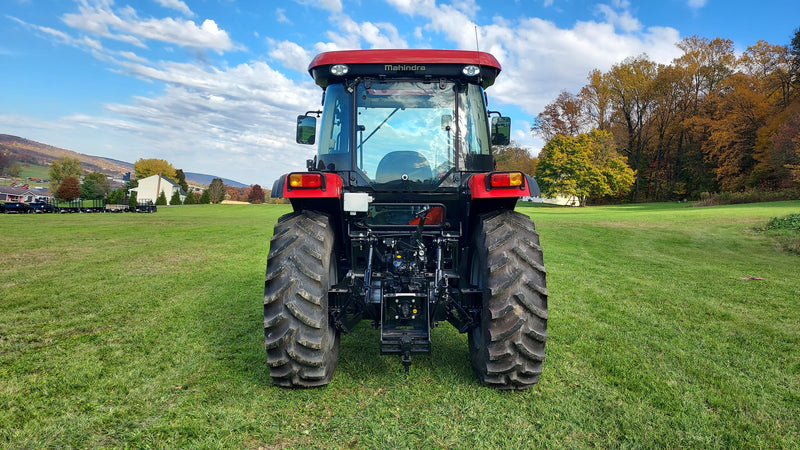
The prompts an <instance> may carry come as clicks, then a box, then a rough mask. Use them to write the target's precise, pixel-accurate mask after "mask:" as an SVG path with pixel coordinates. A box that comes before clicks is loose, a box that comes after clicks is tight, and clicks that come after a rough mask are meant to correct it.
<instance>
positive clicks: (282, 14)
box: [275, 8, 292, 25]
mask: <svg viewBox="0 0 800 450" xmlns="http://www.w3.org/2000/svg"><path fill="white" fill-rule="evenodd" d="M275 17H276V18H277V20H278V22H279V23H286V24H290V25H291V23H292V21H291V20H289V18H288V17H286V10H285V9H283V8H278V9H276V10H275Z"/></svg>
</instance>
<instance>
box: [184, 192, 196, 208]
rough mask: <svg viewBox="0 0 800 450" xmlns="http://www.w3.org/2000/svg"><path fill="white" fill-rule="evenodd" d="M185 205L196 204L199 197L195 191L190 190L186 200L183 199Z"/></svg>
mask: <svg viewBox="0 0 800 450" xmlns="http://www.w3.org/2000/svg"><path fill="white" fill-rule="evenodd" d="M183 204H184V205H196V204H197V197H195V195H194V192H188V193H187V194H186V200H184V201H183Z"/></svg>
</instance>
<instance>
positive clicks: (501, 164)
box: [492, 141, 538, 175]
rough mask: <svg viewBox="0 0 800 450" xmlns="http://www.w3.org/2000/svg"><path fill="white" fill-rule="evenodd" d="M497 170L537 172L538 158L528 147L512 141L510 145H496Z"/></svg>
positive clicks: (493, 151) (494, 148)
mask: <svg viewBox="0 0 800 450" xmlns="http://www.w3.org/2000/svg"><path fill="white" fill-rule="evenodd" d="M492 153H494V160H495V163H496V164H497V170H519V171H520V172H523V173H527V174H529V175H532V174H534V173H535V172H536V163H537V162H538V160H537V159H536V158H534V157H532V156H531V154H530V153H529V152H528V150H527V149H525V148H522V147H520V146H519V145H518V144H517V143H516V142H514V141H511V143H510V144H509V145H503V146H494V147H493V148H492Z"/></svg>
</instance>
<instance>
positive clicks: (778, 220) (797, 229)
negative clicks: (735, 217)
mask: <svg viewBox="0 0 800 450" xmlns="http://www.w3.org/2000/svg"><path fill="white" fill-rule="evenodd" d="M756 231H760V232H763V233H765V234H767V235H768V236H770V237H772V238H773V239H775V242H776V243H777V245H778V247H779V248H780V249H781V250H783V251H786V252H789V253H796V254H798V255H800V213H793V214H789V215H787V216H783V217H773V218H772V219H770V221H769V222H767V224H766V225H765V226H763V227H758V228H756Z"/></svg>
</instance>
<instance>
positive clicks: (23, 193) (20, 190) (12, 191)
mask: <svg viewBox="0 0 800 450" xmlns="http://www.w3.org/2000/svg"><path fill="white" fill-rule="evenodd" d="M49 199H50V196H49V192H48V190H47V189H43V188H39V187H36V188H33V189H30V188H29V187H28V185H27V184H26V185H23V186H18V185H17V184H16V183H13V184H12V185H11V186H0V202H9V203H30V202H34V201H47V200H49Z"/></svg>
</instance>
